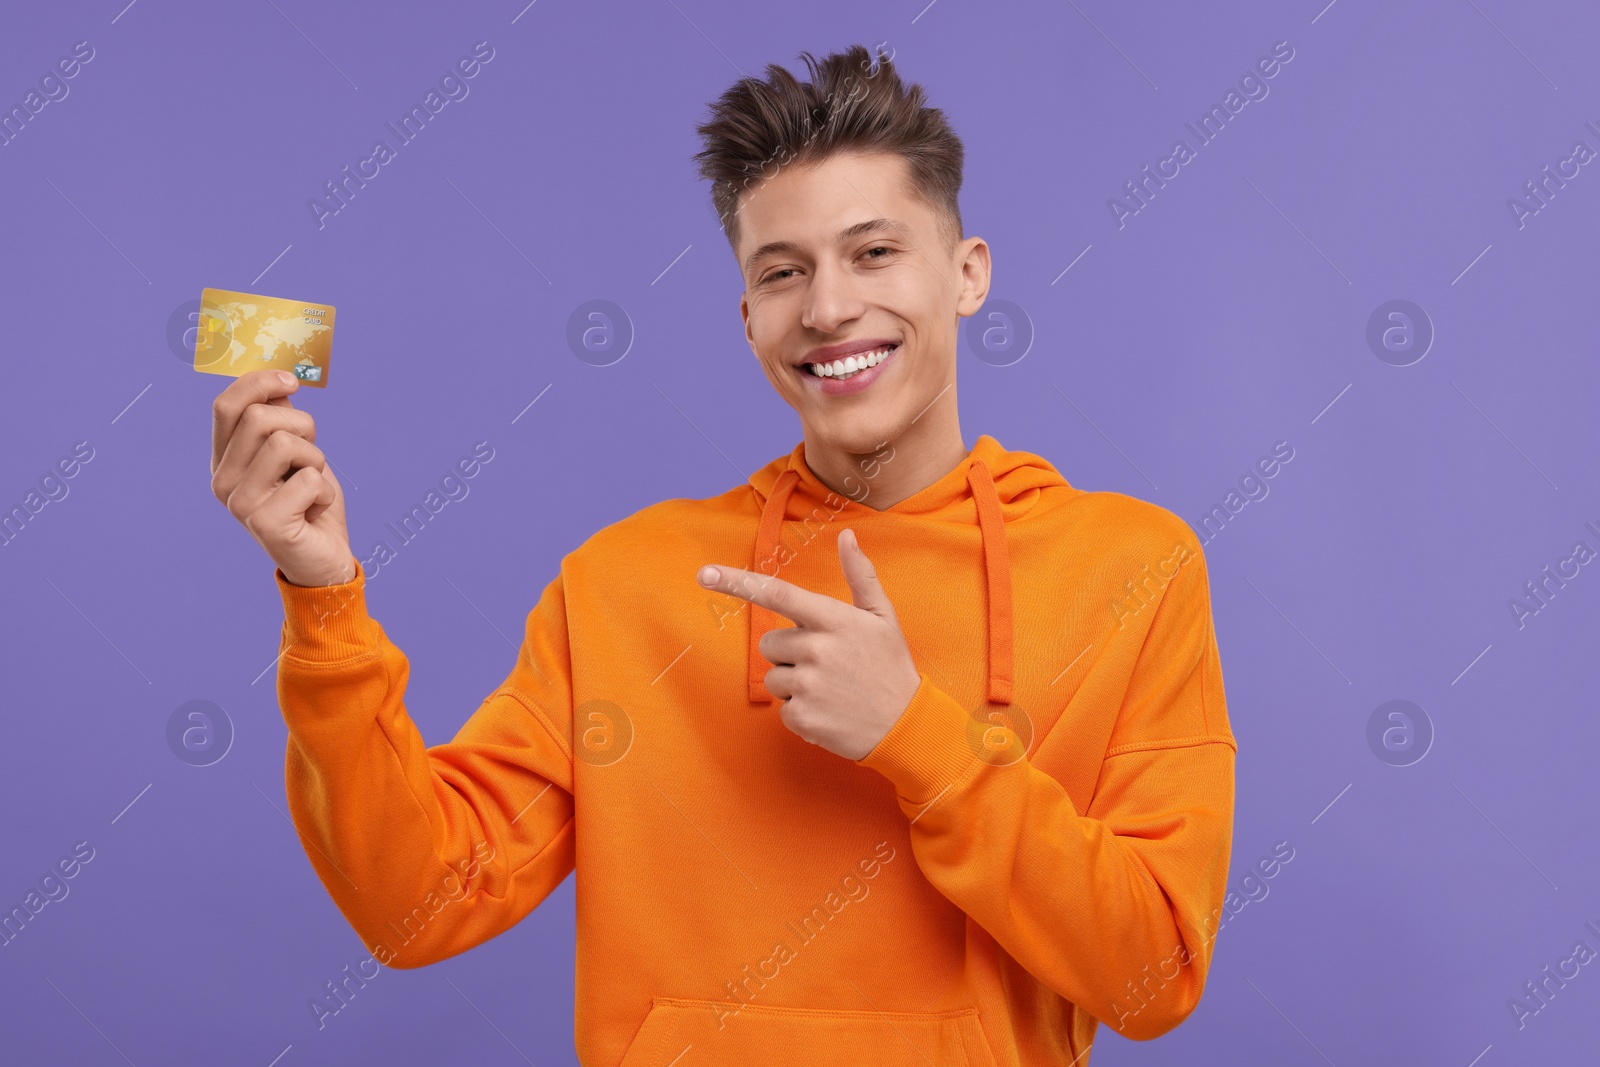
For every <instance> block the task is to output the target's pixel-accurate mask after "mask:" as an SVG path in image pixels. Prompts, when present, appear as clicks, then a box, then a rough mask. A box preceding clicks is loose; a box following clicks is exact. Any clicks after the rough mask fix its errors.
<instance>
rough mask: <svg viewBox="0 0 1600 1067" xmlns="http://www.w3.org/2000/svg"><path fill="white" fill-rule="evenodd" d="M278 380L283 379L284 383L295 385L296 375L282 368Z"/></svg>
mask: <svg viewBox="0 0 1600 1067" xmlns="http://www.w3.org/2000/svg"><path fill="white" fill-rule="evenodd" d="M278 380H279V381H281V382H282V383H283V384H284V385H293V384H294V375H292V374H290V373H289V372H288V371H286V370H281V371H279V372H278Z"/></svg>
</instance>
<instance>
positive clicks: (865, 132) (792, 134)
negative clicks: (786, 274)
mask: <svg viewBox="0 0 1600 1067" xmlns="http://www.w3.org/2000/svg"><path fill="white" fill-rule="evenodd" d="M893 54H894V53H893V51H890V53H889V54H888V55H885V54H883V53H881V52H880V53H877V54H876V55H874V54H873V53H869V52H868V51H867V49H866V48H864V47H863V46H861V45H859V44H857V45H852V46H850V47H849V48H848V49H846V50H845V51H843V52H835V53H833V54H832V55H830V56H827V57H826V58H824V59H823V60H822V61H821V62H820V63H819V62H818V61H817V60H816V59H815V58H814V57H813V56H812V55H811V53H809V52H801V53H800V58H801V59H803V60H805V63H806V67H807V68H808V69H809V70H810V72H811V81H810V82H807V83H801V82H798V81H796V80H795V78H794V76H793V75H792V74H790V73H789V72H788V71H787V70H785V69H784V68H783V67H780V66H778V65H777V64H776V63H769V64H767V80H766V81H761V80H759V79H756V78H750V77H745V78H740V79H739V80H738V81H737V82H735V83H734V84H733V86H732V87H731V88H729V89H728V90H727V91H726V92H725V93H723V94H722V96H721V97H720V98H719V99H718V100H717V102H716V103H714V104H712V105H711V119H710V120H709V121H708V122H705V123H703V124H701V125H699V126H697V127H696V131H697V132H698V133H699V134H700V136H701V138H702V139H703V141H704V144H705V147H704V149H703V150H702V151H700V152H698V153H696V155H695V156H694V159H695V161H696V162H697V163H698V164H699V166H700V176H701V177H702V178H707V179H709V180H710V181H711V202H712V205H713V206H714V207H715V208H716V210H717V216H718V218H719V219H720V220H721V222H722V229H723V233H724V234H725V235H726V236H727V238H728V243H729V244H730V245H733V246H734V247H737V246H738V242H739V217H738V216H739V210H740V207H741V205H740V194H741V193H743V192H744V190H745V189H746V188H747V187H748V186H750V185H751V184H752V183H755V182H758V181H760V180H762V179H763V178H767V177H772V176H773V175H775V174H776V169H774V168H781V167H784V166H787V165H789V164H795V165H800V166H804V165H806V164H812V163H819V162H821V161H822V160H824V159H826V158H827V157H829V156H831V155H833V154H835V153H838V152H848V151H860V152H893V153H897V154H899V155H900V156H902V157H904V158H905V160H906V161H907V163H908V164H909V165H910V174H911V184H912V188H913V190H914V191H915V192H916V193H917V194H918V195H920V196H921V197H922V199H923V200H925V201H926V202H927V203H928V204H930V205H931V206H932V207H933V208H934V209H935V211H936V212H938V213H939V214H940V215H941V216H942V217H941V221H940V225H939V231H940V236H941V237H943V239H944V242H945V247H946V248H947V249H951V248H954V247H955V245H956V242H958V241H960V240H961V208H960V206H959V205H958V203H957V202H956V194H957V193H959V192H960V190H961V162H962V147H961V139H960V138H958V137H957V136H956V135H955V133H954V131H952V130H951V128H950V124H949V123H948V122H947V121H946V120H945V117H944V112H942V111H940V110H939V109H938V108H933V107H926V106H924V104H923V100H924V94H923V91H922V86H920V85H917V84H912V85H909V86H908V85H905V84H904V83H902V82H901V81H900V76H899V74H897V73H896V72H895V69H894V65H893V64H892V63H891V62H890V60H891V58H892V56H893ZM769 170H771V171H772V173H768V171H769Z"/></svg>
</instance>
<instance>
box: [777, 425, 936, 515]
mask: <svg viewBox="0 0 1600 1067" xmlns="http://www.w3.org/2000/svg"><path fill="white" fill-rule="evenodd" d="M940 406H941V407H942V406H946V405H940ZM948 407H949V408H951V409H952V410H951V413H950V414H949V416H947V417H943V418H936V417H934V413H933V411H928V412H927V413H926V414H927V415H928V418H925V419H918V420H917V421H916V422H913V423H912V424H911V426H910V427H909V428H907V429H906V430H905V432H903V433H901V434H900V435H898V436H897V437H894V438H893V439H891V440H886V441H883V442H880V443H877V444H876V445H875V446H874V447H873V448H871V449H869V450H868V451H866V452H853V451H850V450H849V449H847V448H844V447H840V446H839V445H836V444H833V443H831V442H829V441H827V440H825V439H822V438H819V437H817V436H816V435H815V434H814V433H812V431H811V430H810V428H809V427H808V428H806V430H805V442H806V466H808V467H810V468H811V472H812V473H813V474H815V475H816V476H817V479H818V480H819V481H820V482H822V484H823V485H826V486H827V487H828V488H829V489H832V490H833V491H834V492H835V493H838V494H839V495H840V496H842V497H847V498H849V499H850V500H853V501H855V502H856V503H859V504H863V505H865V506H866V507H869V508H872V509H873V510H874V511H883V510H884V509H885V508H890V507H893V506H894V505H896V504H898V503H899V502H900V501H902V500H905V499H906V498H907V497H911V496H915V495H916V494H917V493H920V492H921V491H922V490H924V489H926V488H927V487H928V486H930V485H932V484H933V483H934V482H937V481H938V480H939V479H940V478H943V477H944V476H945V475H946V474H949V473H950V472H951V471H952V470H955V468H956V467H957V466H959V465H960V463H961V461H962V460H964V459H966V458H967V455H968V449H967V446H966V445H965V444H964V443H963V442H962V440H961V424H960V421H959V420H958V419H957V418H956V417H955V413H954V410H953V409H954V405H953V404H951V405H948Z"/></svg>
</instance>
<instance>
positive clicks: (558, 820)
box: [275, 561, 574, 968]
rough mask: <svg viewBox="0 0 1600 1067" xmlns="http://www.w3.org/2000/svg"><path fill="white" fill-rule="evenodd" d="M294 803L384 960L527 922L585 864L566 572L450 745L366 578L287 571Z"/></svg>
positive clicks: (281, 679)
mask: <svg viewBox="0 0 1600 1067" xmlns="http://www.w3.org/2000/svg"><path fill="white" fill-rule="evenodd" d="M275 577H276V580H277V583H278V590H279V592H280V593H281V594H282V597H283V605H284V623H283V632H282V642H281V653H280V658H279V661H278V703H279V706H280V708H281V710H282V712H283V717H284V721H285V722H286V723H287V724H288V727H289V740H288V751H287V754H286V756H285V766H284V781H285V786H286V789H287V793H288V804H289V813H290V815H291V816H292V818H293V820H294V825H295V827H296V829H297V830H298V831H299V833H300V840H301V843H302V845H303V846H304V847H305V850H306V855H307V857H308V858H309V859H310V860H311V865H312V867H313V868H314V869H315V870H316V872H317V876H318V877H319V878H320V879H321V880H322V884H323V886H324V887H325V888H326V889H327V891H328V894H329V895H330V896H332V897H333V900H334V903H335V904H337V905H338V907H339V910H340V912H342V913H343V914H344V917H345V919H346V920H348V921H349V923H350V925H351V926H352V927H354V928H355V930H356V932H357V933H358V934H360V935H361V938H362V941H363V942H364V943H365V944H366V945H367V947H368V948H369V949H370V950H371V951H372V953H373V956H374V958H375V959H377V961H378V962H379V963H382V964H384V965H386V966H389V967H400V968H409V967H421V966H424V965H426V964H429V963H434V962H437V961H439V960H442V959H446V958H447V957H450V956H453V955H455V954H457V953H459V952H464V951H466V950H467V949H469V948H472V947H473V946H475V945H478V944H480V943H482V942H484V941H487V940H488V939H489V938H491V937H494V936H495V935H496V934H498V933H500V932H502V931H503V930H506V929H508V928H510V927H511V926H514V925H515V924H516V923H517V922H518V921H519V920H521V919H522V918H523V916H525V915H527V914H528V912H530V911H532V910H533V909H534V907H535V906H537V905H538V904H539V902H540V901H542V900H543V899H544V898H545V897H546V896H547V895H549V893H550V891H551V890H552V889H554V888H555V887H556V886H558V885H560V884H561V882H562V880H563V879H564V878H566V876H567V874H568V873H569V872H571V871H572V869H573V860H574V854H573V830H574V827H573V798H572V750H571V742H570V738H571V729H572V696H571V694H572V686H571V667H570V660H569V655H568V644H567V627H566V607H565V601H564V597H563V590H562V580H561V577H560V576H559V575H558V576H557V577H556V578H555V579H554V580H553V581H551V582H550V584H549V585H548V586H546V588H545V590H544V593H543V595H542V596H541V597H540V599H539V602H538V604H537V606H535V607H534V609H533V610H532V612H530V613H529V615H528V618H527V624H526V628H525V630H524V633H523V639H522V644H521V647H520V649H519V650H518V653H517V659H516V664H515V666H513V667H512V669H511V673H510V675H509V676H508V677H507V678H506V680H505V681H504V682H503V683H502V684H501V685H500V686H499V687H498V688H496V689H495V690H494V691H493V692H492V693H490V694H489V696H488V697H487V698H486V699H485V700H484V701H483V703H482V704H481V705H480V706H479V707H478V709H477V710H476V711H475V712H474V713H473V714H472V716H471V717H470V718H468V720H467V721H466V723H465V724H463V725H462V727H461V729H460V730H459V731H458V732H457V734H456V736H455V739H454V740H453V741H451V742H450V743H449V744H440V745H434V746H432V747H431V748H430V747H425V746H424V744H423V740H422V736H421V735H420V734H419V733H418V731H417V727H416V725H415V724H414V723H413V722H412V721H411V719H410V717H409V716H408V715H407V714H406V709H405V705H404V703H403V697H404V695H405V688H406V679H407V676H408V673H409V665H408V663H407V661H406V657H405V655H404V654H403V653H402V652H401V651H400V649H399V648H397V647H395V645H394V643H393V642H391V641H390V640H389V638H388V636H387V635H386V634H385V633H384V630H383V627H382V626H380V625H378V622H377V620H375V619H374V618H372V616H371V615H369V614H368V613H367V607H366V598H365V592H364V587H365V584H366V576H365V574H364V573H363V572H362V571H361V570H360V568H359V561H358V569H357V574H356V577H355V578H354V579H353V580H352V581H350V582H349V583H346V584H344V585H333V586H322V587H316V588H308V587H302V586H296V585H292V584H290V583H289V582H288V581H287V580H286V579H285V578H284V575H283V571H282V570H281V569H280V570H278V571H277V572H276V575H275Z"/></svg>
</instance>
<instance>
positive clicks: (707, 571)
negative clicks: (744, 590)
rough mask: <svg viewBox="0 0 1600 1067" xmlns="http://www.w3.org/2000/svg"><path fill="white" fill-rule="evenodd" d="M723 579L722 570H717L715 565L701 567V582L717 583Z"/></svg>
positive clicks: (703, 583) (704, 583) (706, 583)
mask: <svg viewBox="0 0 1600 1067" xmlns="http://www.w3.org/2000/svg"><path fill="white" fill-rule="evenodd" d="M721 580H722V572H721V571H719V570H717V568H715V567H701V568H700V584H701V585H716V584H717V583H718V582H719V581H721Z"/></svg>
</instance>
